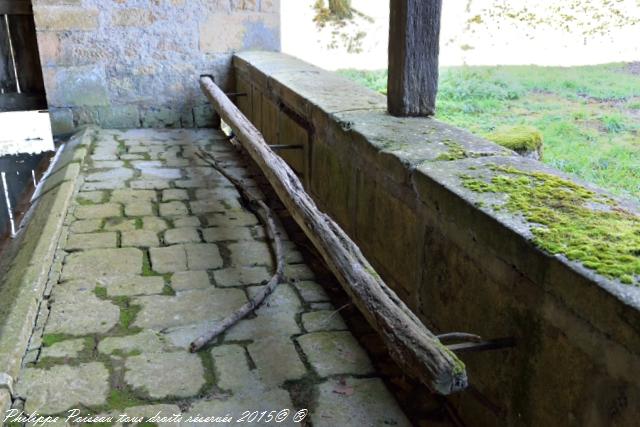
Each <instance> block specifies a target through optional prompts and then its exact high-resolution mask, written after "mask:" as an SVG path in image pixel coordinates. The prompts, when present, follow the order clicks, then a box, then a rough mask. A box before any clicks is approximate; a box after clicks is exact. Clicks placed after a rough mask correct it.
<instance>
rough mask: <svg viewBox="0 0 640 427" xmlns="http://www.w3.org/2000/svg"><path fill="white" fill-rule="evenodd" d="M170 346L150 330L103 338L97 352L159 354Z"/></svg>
mask: <svg viewBox="0 0 640 427" xmlns="http://www.w3.org/2000/svg"><path fill="white" fill-rule="evenodd" d="M170 347H171V346H168V345H167V344H165V343H164V341H163V339H162V337H161V336H160V335H159V334H158V333H156V332H154V331H150V330H145V331H142V332H140V333H138V334H135V335H126V336H124V337H107V338H103V339H102V340H101V341H100V343H99V344H98V351H99V352H100V353H104V354H113V353H119V354H124V355H128V354H132V353H160V352H163V351H166V350H167V349H169V348H170Z"/></svg>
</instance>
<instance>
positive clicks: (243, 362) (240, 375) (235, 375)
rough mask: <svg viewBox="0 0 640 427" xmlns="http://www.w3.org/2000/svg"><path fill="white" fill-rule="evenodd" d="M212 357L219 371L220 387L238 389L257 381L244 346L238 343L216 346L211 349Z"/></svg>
mask: <svg viewBox="0 0 640 427" xmlns="http://www.w3.org/2000/svg"><path fill="white" fill-rule="evenodd" d="M211 357H212V358H213V364H214V366H215V368H216V372H217V373H218V386H219V387H220V388H222V389H224V390H231V391H237V390H241V389H242V388H244V387H247V386H249V385H250V384H251V382H253V381H255V378H254V376H253V375H252V373H251V371H250V369H249V364H248V363H247V354H246V352H245V349H244V348H243V347H241V346H239V345H237V344H230V345H221V346H216V347H213V348H212V349H211Z"/></svg>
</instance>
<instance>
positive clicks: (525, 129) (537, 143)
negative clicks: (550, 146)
mask: <svg viewBox="0 0 640 427" xmlns="http://www.w3.org/2000/svg"><path fill="white" fill-rule="evenodd" d="M487 139H488V140H490V141H493V142H495V143H496V144H500V145H502V146H503V147H505V148H508V149H510V150H513V151H517V152H519V153H530V152H532V151H538V150H539V149H540V148H541V147H542V133H541V132H540V131H539V130H538V129H536V128H535V127H533V126H526V125H518V126H502V127H499V128H498V129H496V130H495V131H494V132H493V133H490V134H488V135H487Z"/></svg>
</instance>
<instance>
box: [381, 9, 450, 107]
mask: <svg viewBox="0 0 640 427" xmlns="http://www.w3.org/2000/svg"><path fill="white" fill-rule="evenodd" d="M441 12H442V0H391V11H390V17H389V74H388V77H387V79H388V80H387V106H388V110H389V114H392V115H394V116H432V115H433V114H435V110H436V94H437V92H438V54H439V50H440V48H439V43H440V16H441Z"/></svg>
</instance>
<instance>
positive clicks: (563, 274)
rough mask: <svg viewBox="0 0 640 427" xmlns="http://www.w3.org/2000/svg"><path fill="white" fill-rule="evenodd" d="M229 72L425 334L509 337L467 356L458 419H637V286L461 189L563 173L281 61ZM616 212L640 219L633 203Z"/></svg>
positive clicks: (271, 56) (262, 125) (493, 199)
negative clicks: (395, 113)
mask: <svg viewBox="0 0 640 427" xmlns="http://www.w3.org/2000/svg"><path fill="white" fill-rule="evenodd" d="M234 69H235V73H236V83H237V90H241V91H244V92H248V93H250V94H251V96H250V97H244V98H241V99H239V100H238V105H239V108H240V109H241V110H242V111H243V112H244V114H245V115H247V117H249V119H250V120H251V121H252V122H253V123H254V124H255V125H256V126H257V127H258V128H259V129H260V130H261V132H262V133H263V135H264V136H265V138H266V140H267V141H268V142H269V143H270V144H293V143H296V142H295V141H296V140H302V141H305V144H306V145H305V146H306V148H307V149H306V150H305V151H304V152H299V153H298V154H297V156H298V158H297V159H295V160H293V161H292V160H291V159H288V161H289V162H290V163H291V164H292V166H293V167H294V169H295V170H297V171H298V172H299V173H300V174H301V175H303V176H304V178H305V183H306V186H307V190H308V191H309V192H310V193H311V195H312V196H313V197H314V199H315V200H316V202H317V203H318V205H319V207H320V208H321V209H322V210H324V211H325V212H327V213H328V214H330V215H331V216H332V217H333V218H334V219H335V220H336V221H338V222H339V224H340V225H341V226H342V227H343V229H344V230H345V231H346V232H347V233H348V234H349V235H350V236H351V237H352V238H353V239H354V240H355V241H356V243H357V244H358V245H359V246H360V248H361V249H362V250H363V252H364V254H365V256H366V257H367V258H368V259H369V261H370V262H371V263H372V264H373V266H374V267H375V268H376V270H377V271H378V272H379V273H380V274H381V276H382V277H383V279H384V280H385V281H386V283H387V284H389V286H391V287H392V288H393V289H394V290H395V291H396V292H397V293H398V295H400V297H401V298H403V299H404V301H405V302H406V303H407V304H408V305H409V306H410V307H411V308H412V309H413V310H414V311H415V312H416V313H417V314H418V315H419V316H420V317H421V319H422V320H423V321H424V322H425V324H426V325H427V326H428V327H429V328H430V329H432V330H433V331H434V332H435V333H445V332H453V331H455V332H470V333H475V334H479V335H481V336H483V337H486V338H499V337H514V338H515V339H516V346H515V347H514V348H510V349H505V350H499V351H486V352H480V353H466V354H461V358H462V359H463V361H464V362H465V364H466V366H467V372H468V375H469V379H470V382H471V384H472V385H473V387H474V388H475V389H476V390H477V393H475V394H474V393H471V392H462V393H460V394H459V395H456V396H454V397H452V398H451V400H450V401H451V402H452V403H453V404H454V405H456V406H457V408H458V411H459V412H460V414H461V415H462V417H463V418H464V419H465V422H466V424H468V425H473V426H484V425H486V426H495V425H500V426H541V425H549V426H556V425H562V426H602V425H617V426H626V425H634V424H636V423H637V419H638V417H639V416H640V406H639V405H638V402H640V382H639V381H638V375H637V372H638V370H639V369H640V286H638V284H640V283H638V281H639V279H640V277H638V276H637V275H636V277H635V279H634V280H635V284H623V283H621V281H620V280H617V279H612V278H607V277H604V276H601V275H598V274H597V273H595V272H594V271H593V270H589V269H587V268H585V266H584V265H582V264H581V263H579V262H574V261H571V260H569V259H568V258H567V257H566V256H564V255H562V254H558V255H551V254H549V253H547V252H545V251H543V250H541V249H539V248H538V247H537V246H536V245H535V244H534V243H533V241H532V240H533V235H532V233H531V229H532V224H531V223H528V222H527V221H526V220H525V219H524V217H523V215H521V214H516V213H510V212H509V211H507V210H506V209H502V210H500V209H493V208H492V205H494V204H495V203H498V204H500V203H502V202H504V196H505V195H504V194H503V195H500V194H496V193H492V192H481V191H480V192H478V191H472V190H471V189H470V188H468V187H465V186H464V185H463V177H468V178H467V179H473V177H477V176H481V177H485V178H487V179H489V182H491V181H490V180H491V177H492V176H494V177H495V176H498V175H499V172H496V170H497V169H499V168H503V169H505V170H517V171H520V172H519V173H521V174H522V175H520V176H521V177H522V179H527V178H525V177H526V176H527V175H526V174H545V175H544V176H548V177H551V178H550V179H555V178H553V177H557V179H563V180H565V182H569V184H564V185H565V186H566V185H573V184H571V181H570V180H571V178H567V177H566V176H563V175H562V174H561V173H560V172H558V171H556V170H553V169H552V168H549V167H547V166H545V165H543V164H541V163H539V162H536V161H533V160H529V159H525V158H523V157H520V156H518V155H516V153H514V152H512V151H509V150H506V149H504V148H502V147H500V146H498V145H496V144H493V143H491V142H489V141H486V140H483V139H480V138H477V137H475V136H473V135H470V134H469V133H467V132H465V131H463V130H460V129H457V128H454V127H452V126H449V125H446V124H443V123H440V122H438V121H437V120H434V119H428V118H397V117H392V116H389V115H388V114H387V113H386V99H385V98H384V97H383V96H382V95H380V94H377V93H374V92H372V91H369V90H367V89H365V88H362V87H359V86H358V85H356V84H355V83H353V82H350V81H347V80H346V79H343V78H341V77H339V76H336V75H335V74H333V73H330V72H326V71H323V70H321V69H318V68H316V67H314V66H311V65H309V64H306V63H304V62H302V61H300V60H297V59H295V58H292V57H289V56H286V55H283V54H278V53H266V52H243V53H239V54H237V55H235V57H234ZM296 135H298V136H296ZM300 135H301V136H300ZM305 161H306V164H307V167H304V168H302V169H300V168H301V166H300V165H304V164H305V163H304V162H305ZM509 168H512V169H509ZM536 176H539V175H536ZM580 185H581V186H584V187H586V188H589V189H590V190H589V191H593V192H594V194H601V192H600V190H598V189H597V188H593V187H589V186H588V185H587V184H584V183H583V184H580ZM556 191H558V192H561V191H562V188H557V189H556ZM606 200H613V199H606ZM616 203H619V205H618V206H620V207H621V209H625V211H626V212H629V213H630V215H635V218H636V222H637V218H640V216H639V213H640V209H639V208H638V206H637V205H633V204H631V203H629V202H628V201H617V202H616ZM600 208H602V207H600ZM594 209H597V207H594ZM634 256H635V257H638V256H640V255H638V254H636V255H634ZM635 259H637V258H635ZM478 394H480V395H482V396H483V397H482V398H481V399H478V398H477V397H474V396H477V395H478Z"/></svg>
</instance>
